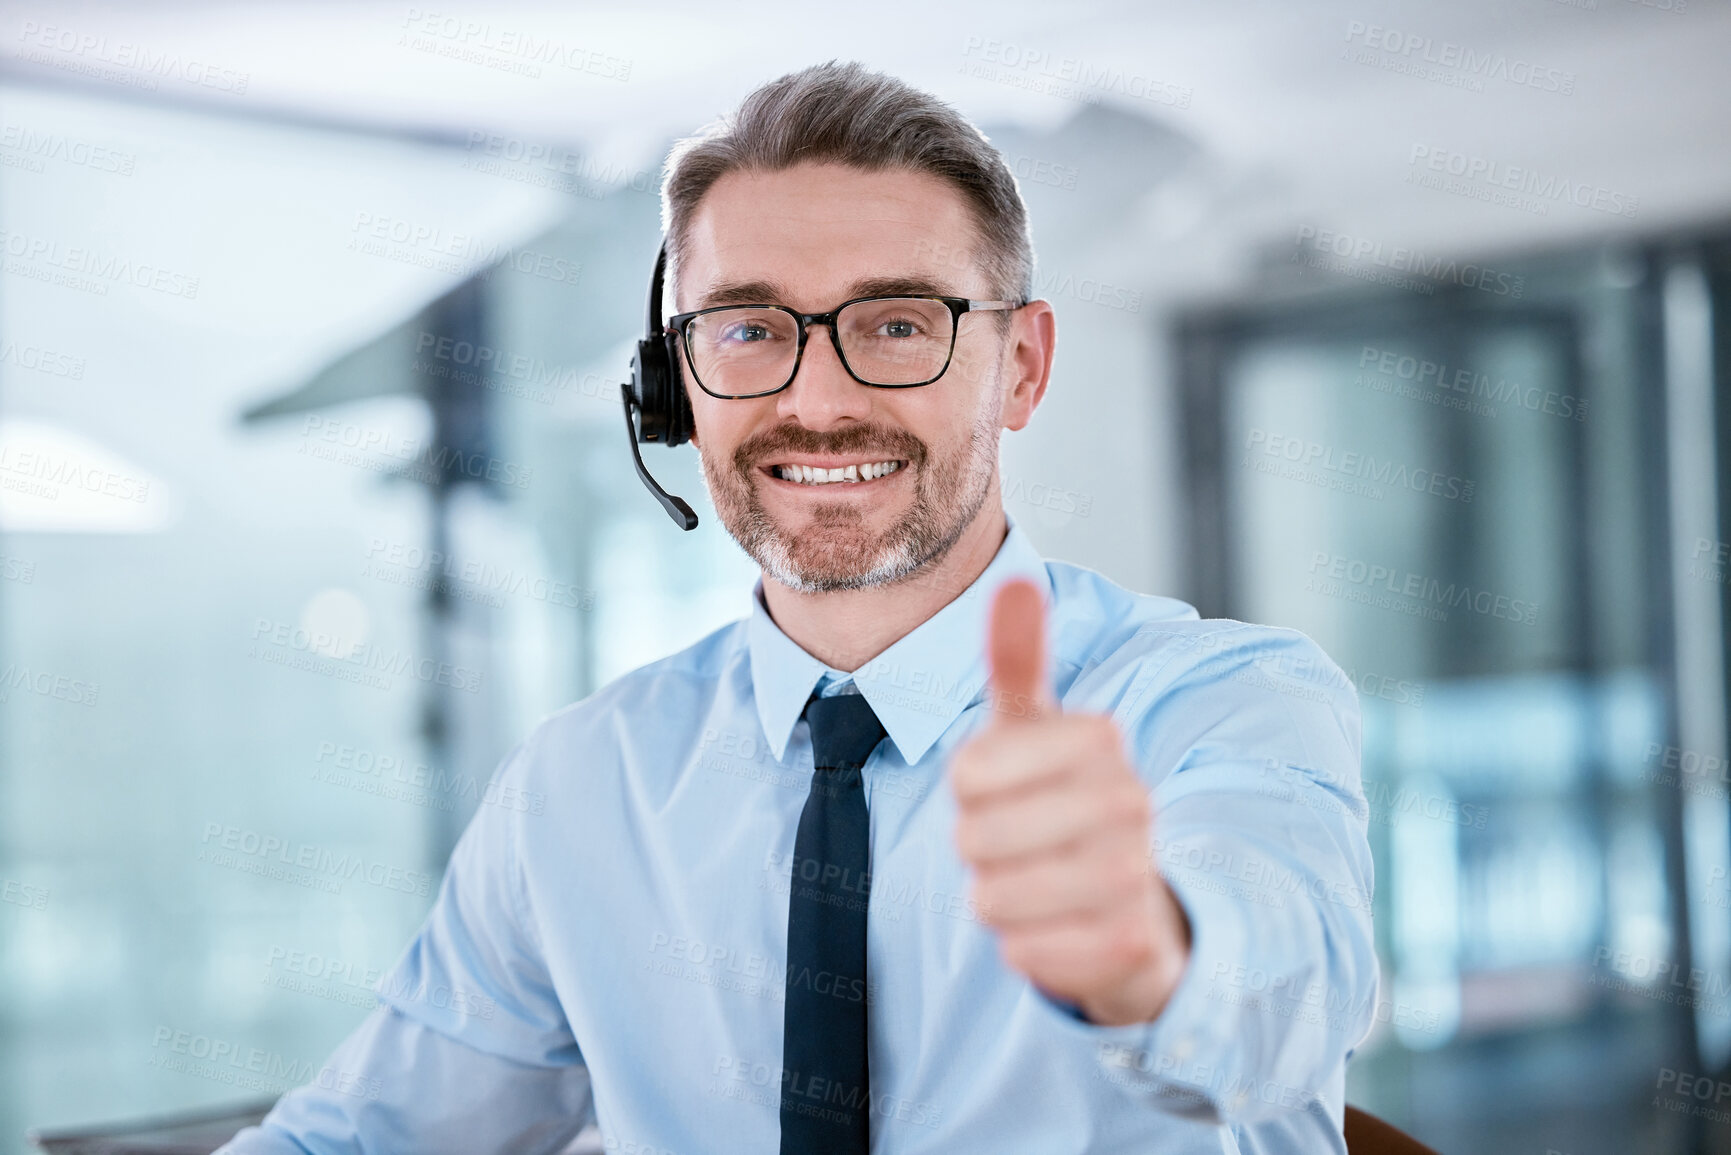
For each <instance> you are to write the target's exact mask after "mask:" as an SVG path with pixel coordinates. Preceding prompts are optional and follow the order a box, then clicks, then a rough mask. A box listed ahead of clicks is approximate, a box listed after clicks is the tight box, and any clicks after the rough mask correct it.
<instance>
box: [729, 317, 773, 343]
mask: <svg viewBox="0 0 1731 1155" xmlns="http://www.w3.org/2000/svg"><path fill="white" fill-rule="evenodd" d="M769 337H770V332H769V328H768V327H767V326H765V325H760V324H758V323H757V322H755V321H748V322H745V323H743V324H739V325H732V326H729V327H728V328H727V329H725V330H723V331H722V334H721V339H722V340H723V341H741V342H750V341H767V340H768V339H769Z"/></svg>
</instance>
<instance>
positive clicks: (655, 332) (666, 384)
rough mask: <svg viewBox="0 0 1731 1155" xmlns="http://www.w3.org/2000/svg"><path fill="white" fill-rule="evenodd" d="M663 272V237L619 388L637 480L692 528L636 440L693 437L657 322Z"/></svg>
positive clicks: (681, 385)
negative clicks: (639, 333)
mask: <svg viewBox="0 0 1731 1155" xmlns="http://www.w3.org/2000/svg"><path fill="white" fill-rule="evenodd" d="M666 275H667V238H666V237H663V238H662V240H661V248H660V250H659V251H657V252H656V254H655V272H654V274H653V275H652V276H651V277H650V280H649V317H648V319H647V320H646V321H645V322H644V326H643V329H644V333H643V339H642V340H641V341H639V342H637V352H636V353H634V354H633V355H632V357H631V380H630V381H628V382H626V383H624V384H622V385H620V387H619V391H620V393H621V395H622V396H623V398H624V401H625V434H626V437H627V438H628V439H629V440H630V443H631V460H632V463H633V464H635V465H636V466H637V478H638V480H639V481H641V482H643V484H644V485H645V486H646V487H648V489H649V492H650V493H652V494H654V495H655V500H657V501H659V502H660V503H661V508H662V509H665V510H666V511H667V516H668V517H671V518H672V519H673V521H674V524H675V525H677V526H679V528H681V529H696V528H697V514H695V513H693V512H692V511H691V506H689V505H687V504H686V503H685V502H684V501H683V500H682V499H680V498H677V497H675V496H673V495H672V494H671V493H668V492H667V491H666V490H665V489H662V488H661V486H659V485H657V484H656V482H655V479H654V478H653V477H651V476H649V470H648V469H646V468H644V466H643V455H642V454H641V453H640V452H638V449H637V443H638V442H640V441H641V442H649V441H659V442H660V443H661V444H663V445H665V446H667V447H668V448H672V447H673V446H675V445H682V444H684V443H685V442H687V441H690V440H691V430H692V428H693V426H694V425H695V424H696V422H695V420H694V418H693V417H692V414H691V398H690V397H688V396H686V393H685V375H684V374H683V373H681V372H680V369H679V351H678V350H677V349H675V348H674V345H675V344H676V343H677V342H676V338H675V335H674V334H673V333H672V332H670V331H668V329H667V327H666V326H664V325H663V324H662V323H661V286H662V282H663V281H664V280H665V279H666ZM633 412H635V414H636V416H635V417H633V415H632V414H633Z"/></svg>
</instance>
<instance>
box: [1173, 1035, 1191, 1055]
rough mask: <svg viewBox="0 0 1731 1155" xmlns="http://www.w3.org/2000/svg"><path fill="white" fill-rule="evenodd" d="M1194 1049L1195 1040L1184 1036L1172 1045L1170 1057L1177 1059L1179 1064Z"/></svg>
mask: <svg viewBox="0 0 1731 1155" xmlns="http://www.w3.org/2000/svg"><path fill="white" fill-rule="evenodd" d="M1195 1049H1196V1040H1195V1039H1193V1038H1191V1037H1190V1036H1189V1035H1185V1036H1184V1037H1183V1038H1182V1039H1179V1040H1178V1041H1177V1042H1176V1043H1173V1044H1172V1057H1173V1058H1174V1059H1177V1060H1178V1061H1179V1062H1183V1061H1184V1060H1185V1059H1188V1058H1189V1057H1190V1052H1191V1051H1194V1050H1195Z"/></svg>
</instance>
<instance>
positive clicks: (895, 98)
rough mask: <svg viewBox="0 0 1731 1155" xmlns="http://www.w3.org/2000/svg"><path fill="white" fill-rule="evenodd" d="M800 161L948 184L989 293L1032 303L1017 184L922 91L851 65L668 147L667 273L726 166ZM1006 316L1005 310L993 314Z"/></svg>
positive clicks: (812, 74)
mask: <svg viewBox="0 0 1731 1155" xmlns="http://www.w3.org/2000/svg"><path fill="white" fill-rule="evenodd" d="M807 162H831V163H836V164H843V165H851V166H852V167H854V168H859V169H864V170H866V171H871V172H875V171H882V170H885V169H906V170H909V171H912V172H923V173H929V174H931V175H932V176H936V177H938V178H940V179H942V180H944V181H947V182H949V184H950V185H952V186H953V187H954V188H956V189H957V190H959V191H960V192H961V193H962V195H963V196H965V197H966V198H967V201H968V205H969V207H970V208H971V209H972V210H973V215H974V220H975V222H976V224H977V225H978V227H979V232H980V237H981V247H982V249H983V251H982V252H979V253H976V254H974V256H975V259H976V260H977V261H978V262H979V265H980V267H981V269H982V270H983V271H984V272H985V274H986V278H987V283H988V284H990V285H991V292H992V293H994V294H995V295H997V296H999V297H1003V298H1007V299H1009V300H1013V301H1025V300H1028V299H1029V298H1030V297H1032V296H1033V280H1034V247H1033V242H1032V240H1031V239H1030V236H1029V231H1028V210H1027V206H1026V205H1024V204H1023V203H1022V194H1021V192H1020V190H1018V189H1017V187H1016V178H1015V176H1014V175H1013V174H1012V173H1011V172H1010V169H1009V166H1008V165H1006V164H1005V163H1004V158H1003V157H1002V156H1000V155H999V153H998V150H997V149H996V148H993V147H992V145H991V144H990V142H988V141H987V140H986V137H985V134H983V133H982V132H980V130H979V129H977V128H975V127H974V126H973V125H972V124H970V123H969V122H968V121H967V119H966V118H965V117H963V116H962V114H961V113H959V112H957V111H956V110H955V109H954V108H953V107H951V106H950V105H948V104H946V103H944V102H943V101H941V100H939V99H938V98H937V97H935V96H932V95H931V94H929V93H925V92H921V91H920V90H919V89H917V88H914V87H912V86H910V85H908V84H905V83H903V82H902V81H900V80H897V79H895V78H894V77H891V76H885V75H884V74H883V73H881V72H870V71H868V70H867V69H866V68H865V67H864V66H863V65H861V64H858V63H852V62H850V63H847V64H838V63H836V62H835V61H833V60H832V61H830V62H829V63H827V64H815V65H812V66H811V67H809V68H806V69H803V70H801V71H799V72H790V73H788V74H787V75H786V76H783V77H781V78H780V79H777V80H772V81H770V82H769V83H768V84H765V85H763V86H762V87H760V88H758V89H756V90H755V91H754V92H752V93H751V94H750V95H749V96H747V97H746V98H745V100H744V102H743V103H741V104H740V106H739V109H738V111H737V112H735V113H734V114H733V115H732V116H731V117H726V118H723V119H722V120H719V121H716V122H714V123H712V124H710V125H707V126H705V127H704V128H703V129H701V130H700V131H699V132H698V134H697V135H696V136H691V137H687V138H685V139H684V140H681V141H678V142H677V143H675V144H674V146H673V150H672V152H671V153H670V154H669V155H668V159H667V172H666V176H665V178H664V179H663V180H662V184H661V216H662V228H663V230H664V231H665V232H666V234H667V251H668V258H669V261H670V264H671V270H670V276H671V271H672V270H677V269H678V267H679V265H680V263H681V259H682V258H683V256H684V253H685V243H686V233H687V231H688V229H689V227H690V224H691V218H692V215H693V214H694V213H695V212H696V211H697V205H698V202H699V201H701V200H702V199H703V195H704V194H705V193H706V192H708V191H709V188H710V186H711V185H713V184H714V183H715V182H716V181H717V180H719V179H720V178H721V177H723V176H725V175H727V174H728V173H730V172H734V171H736V170H755V171H759V172H775V171H778V170H781V169H786V168H791V167H793V166H794V165H796V164H800V163H807ZM1000 316H1001V317H1003V318H1005V320H1006V321H1007V319H1008V317H1009V314H1007V313H1003V314H1000Z"/></svg>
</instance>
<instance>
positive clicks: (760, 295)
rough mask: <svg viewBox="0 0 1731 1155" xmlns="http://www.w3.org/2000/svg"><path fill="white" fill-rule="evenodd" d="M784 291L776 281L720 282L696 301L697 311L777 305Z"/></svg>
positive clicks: (782, 297)
mask: <svg viewBox="0 0 1731 1155" xmlns="http://www.w3.org/2000/svg"><path fill="white" fill-rule="evenodd" d="M786 291H787V290H786V289H785V288H783V287H782V285H781V284H780V283H779V282H777V281H722V282H721V283H720V284H718V285H713V286H711V287H710V289H709V291H708V292H707V293H705V294H703V296H702V297H701V298H699V299H698V302H697V307H698V308H699V309H708V308H712V307H714V306H716V305H778V304H780V303H781V302H782V300H783V299H784V294H785V293H786Z"/></svg>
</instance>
